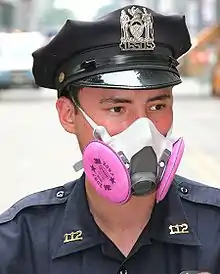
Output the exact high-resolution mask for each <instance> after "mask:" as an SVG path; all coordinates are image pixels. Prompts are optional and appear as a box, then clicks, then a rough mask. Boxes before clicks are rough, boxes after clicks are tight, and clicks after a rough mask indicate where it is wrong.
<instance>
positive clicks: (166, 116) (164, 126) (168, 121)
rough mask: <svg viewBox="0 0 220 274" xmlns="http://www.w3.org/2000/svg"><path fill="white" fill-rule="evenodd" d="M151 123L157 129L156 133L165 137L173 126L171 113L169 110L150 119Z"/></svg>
mask: <svg viewBox="0 0 220 274" xmlns="http://www.w3.org/2000/svg"><path fill="white" fill-rule="evenodd" d="M152 121H153V123H154V124H155V126H156V127H157V129H158V131H159V132H160V133H161V134H163V135H166V134H167V132H168V131H169V129H170V128H171V126H172V124H173V111H172V109H169V110H167V111H165V112H164V113H163V114H162V115H161V116H160V117H157V118H155V119H152Z"/></svg>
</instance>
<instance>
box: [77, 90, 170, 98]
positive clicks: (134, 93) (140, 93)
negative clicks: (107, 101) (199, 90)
mask: <svg viewBox="0 0 220 274" xmlns="http://www.w3.org/2000/svg"><path fill="white" fill-rule="evenodd" d="M171 93H172V87H168V88H162V89H152V90H134V89H110V88H90V87H85V88H82V89H81V90H80V97H85V98H89V99H92V98H93V99H95V98H97V99H99V98H107V97H123V98H132V99H135V98H141V97H143V98H151V97H154V96H159V95H163V94H165V95H171Z"/></svg>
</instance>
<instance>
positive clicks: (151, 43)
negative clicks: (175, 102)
mask: <svg viewBox="0 0 220 274" xmlns="http://www.w3.org/2000/svg"><path fill="white" fill-rule="evenodd" d="M190 47H191V41H190V36H189V31H188V28H187V26H186V22H185V16H180V15H162V14H159V13H156V12H155V11H153V10H151V9H148V8H147V7H143V6H135V5H130V6H126V7H124V8H122V9H119V10H116V11H114V12H111V13H109V14H107V15H106V16H103V17H101V18H99V19H97V20H95V21H91V22H83V21H74V20H67V21H66V23H65V24H64V25H63V27H62V29H61V30H60V31H59V32H58V34H57V35H56V36H55V37H54V38H53V39H52V40H51V41H50V42H49V43H48V44H47V45H45V46H44V47H42V48H40V49H38V50H37V51H35V52H34V53H33V58H34V63H33V75H34V77H35V81H36V84H37V85H39V86H41V87H45V88H50V89H57V90H58V91H59V94H61V93H62V92H63V91H65V89H66V87H67V86H69V85H73V86H76V87H105V88H122V89H140V90H141V89H157V88H163V87H169V86H174V85H177V84H179V83H181V79H180V75H179V72H178V69H177V66H178V61H177V60H178V58H179V57H180V56H182V55H183V54H185V53H186V52H187V51H188V50H189V49H190Z"/></svg>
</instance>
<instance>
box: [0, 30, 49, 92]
mask: <svg viewBox="0 0 220 274" xmlns="http://www.w3.org/2000/svg"><path fill="white" fill-rule="evenodd" d="M44 44H45V37H44V36H43V35H42V34H41V33H38V32H20V33H0V89H7V88H11V87H18V86H20V87H21V86H25V85H30V86H32V87H34V88H38V86H36V84H35V82H34V77H33V74H32V65H33V58H32V55H31V54H32V52H33V51H35V50H36V49H37V48H39V47H41V46H43V45H44Z"/></svg>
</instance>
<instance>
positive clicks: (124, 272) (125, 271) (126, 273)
mask: <svg viewBox="0 0 220 274" xmlns="http://www.w3.org/2000/svg"><path fill="white" fill-rule="evenodd" d="M119 274H128V271H127V269H126V268H123V269H121V270H120V271H119Z"/></svg>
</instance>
